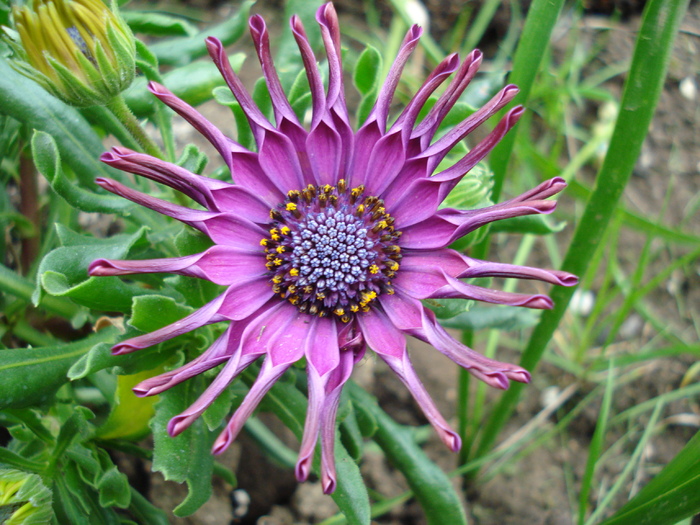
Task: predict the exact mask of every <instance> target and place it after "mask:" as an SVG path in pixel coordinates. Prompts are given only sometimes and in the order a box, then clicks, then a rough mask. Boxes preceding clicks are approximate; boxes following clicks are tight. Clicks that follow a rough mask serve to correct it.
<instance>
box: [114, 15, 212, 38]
mask: <svg viewBox="0 0 700 525" xmlns="http://www.w3.org/2000/svg"><path fill="white" fill-rule="evenodd" d="M120 14H121V16H122V18H123V19H124V20H125V21H126V23H127V24H129V27H130V28H131V30H132V31H133V32H134V33H144V34H146V35H152V36H194V35H196V34H197V33H198V30H197V28H196V27H195V26H194V25H193V24H191V23H189V22H188V21H187V20H185V19H184V18H181V17H178V16H173V15H169V14H165V13H154V12H149V11H123V12H122V13H120Z"/></svg>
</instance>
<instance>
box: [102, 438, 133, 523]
mask: <svg viewBox="0 0 700 525" xmlns="http://www.w3.org/2000/svg"><path fill="white" fill-rule="evenodd" d="M96 454H97V456H98V458H99V461H100V467H101V472H100V476H99V477H98V479H97V480H96V481H97V483H96V484H95V488H96V489H97V491H98V493H99V499H100V505H101V506H102V507H104V508H109V507H119V508H121V509H125V508H126V507H128V506H129V503H131V488H130V487H129V480H128V479H127V477H126V475H125V474H123V473H121V472H119V469H117V466H116V465H115V464H114V463H113V462H112V458H110V457H109V454H107V451H106V450H103V449H97V451H96Z"/></svg>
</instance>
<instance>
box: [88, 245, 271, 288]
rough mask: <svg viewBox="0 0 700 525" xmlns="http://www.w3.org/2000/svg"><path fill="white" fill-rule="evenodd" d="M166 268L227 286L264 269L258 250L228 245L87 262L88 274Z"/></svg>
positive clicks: (164, 270)
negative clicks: (174, 254) (158, 256)
mask: <svg viewBox="0 0 700 525" xmlns="http://www.w3.org/2000/svg"><path fill="white" fill-rule="evenodd" d="M163 272H170V273H176V274H179V275H186V276H189V277H198V278H200V279H206V280H208V281H211V282H213V283H216V284H220V285H224V286H228V285H233V284H240V283H242V282H245V283H247V282H248V281H250V280H251V279H252V278H255V277H259V276H262V275H263V274H265V273H266V272H267V269H266V268H265V257H264V255H263V254H262V253H254V254H251V253H250V251H249V250H246V251H243V250H237V249H235V248H231V247H228V246H212V247H211V248H209V249H208V250H207V251H205V252H203V253H198V254H195V255H187V256H185V257H170V258H167V259H147V260H141V261H138V260H137V261H125V260H122V261H117V260H107V259H97V260H95V261H93V262H92V263H91V264H90V267H89V268H88V274H89V275H94V276H112V275H131V274H135V273H163Z"/></svg>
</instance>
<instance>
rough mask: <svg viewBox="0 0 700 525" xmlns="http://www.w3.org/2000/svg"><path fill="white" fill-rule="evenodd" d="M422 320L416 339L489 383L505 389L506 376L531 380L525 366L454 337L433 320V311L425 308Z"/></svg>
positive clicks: (514, 379)
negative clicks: (497, 358)
mask: <svg viewBox="0 0 700 525" xmlns="http://www.w3.org/2000/svg"><path fill="white" fill-rule="evenodd" d="M423 320H424V322H423V331H422V332H423V333H422V334H421V335H422V337H421V336H419V338H420V339H422V340H424V341H425V342H427V343H428V344H431V345H432V346H434V347H435V348H436V349H437V350H438V351H440V352H441V353H443V354H444V355H445V356H447V357H448V358H450V359H451V360H452V361H454V362H455V363H457V364H458V365H460V366H461V367H463V368H465V369H467V370H469V373H470V374H472V375H474V376H475V377H477V378H479V379H481V380H482V381H484V382H485V383H487V384H488V385H491V386H493V387H495V388H501V389H506V388H508V386H509V381H508V380H509V379H510V380H513V381H518V382H520V383H529V382H530V379H531V378H530V373H529V372H528V371H527V370H525V369H524V368H522V367H520V366H517V365H511V364H509V363H502V362H500V361H495V360H493V359H489V358H487V357H484V356H483V355H481V354H480V353H478V352H475V351H474V350H472V349H471V348H468V347H466V346H464V345H463V344H462V343H460V342H459V341H456V340H455V339H453V338H452V336H450V335H449V334H448V333H447V332H446V331H445V329H444V328H443V327H442V326H440V324H439V323H438V322H437V321H436V320H435V314H433V312H431V311H429V310H425V309H424V317H423Z"/></svg>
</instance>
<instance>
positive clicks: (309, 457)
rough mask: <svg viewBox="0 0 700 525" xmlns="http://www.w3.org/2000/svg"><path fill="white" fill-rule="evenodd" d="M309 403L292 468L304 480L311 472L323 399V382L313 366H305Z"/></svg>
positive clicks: (297, 476)
mask: <svg viewBox="0 0 700 525" xmlns="http://www.w3.org/2000/svg"><path fill="white" fill-rule="evenodd" d="M307 377H308V390H309V404H308V407H307V409H306V421H305V422H304V434H303V437H302V440H301V446H300V447H299V458H298V459H297V464H296V466H295V468H294V475H295V476H296V478H297V481H306V480H307V479H309V474H310V473H311V462H312V461H313V456H314V449H315V448H316V442H317V441H318V434H319V429H320V428H321V409H322V407H323V402H324V400H325V392H324V383H325V382H326V381H325V380H323V379H321V376H320V375H319V374H318V372H317V371H316V370H314V369H313V367H311V366H308V367H307Z"/></svg>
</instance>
